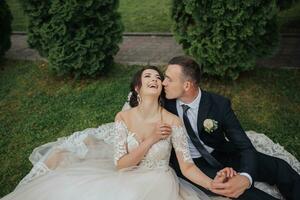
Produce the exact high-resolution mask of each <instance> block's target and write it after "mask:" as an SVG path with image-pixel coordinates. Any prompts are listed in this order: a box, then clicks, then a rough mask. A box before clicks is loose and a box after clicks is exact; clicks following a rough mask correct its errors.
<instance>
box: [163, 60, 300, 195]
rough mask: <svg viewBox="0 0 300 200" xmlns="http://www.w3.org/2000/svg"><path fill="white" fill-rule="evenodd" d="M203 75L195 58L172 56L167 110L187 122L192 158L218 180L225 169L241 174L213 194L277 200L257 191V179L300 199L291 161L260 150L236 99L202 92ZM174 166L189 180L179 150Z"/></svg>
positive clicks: (298, 178) (166, 81)
mask: <svg viewBox="0 0 300 200" xmlns="http://www.w3.org/2000/svg"><path fill="white" fill-rule="evenodd" d="M200 76H201V71H200V66H199V65H198V64H197V63H196V62H195V61H194V60H193V59H192V58H190V57H186V56H178V57H174V58H172V59H171V60H170V61H169V63H168V66H167V69H166V72H165V79H164V81H163V86H164V89H165V93H166V98H167V99H168V100H167V101H166V103H165V107H166V109H167V110H169V111H170V112H172V113H174V114H176V115H178V116H179V117H180V118H181V119H182V120H183V122H184V125H185V128H186V130H187V132H188V135H189V140H188V142H189V148H190V152H191V156H192V157H193V160H194V163H195V164H196V165H197V166H198V167H199V168H200V169H201V170H202V171H203V172H204V173H205V174H206V175H208V176H210V177H211V178H214V177H215V175H216V173H217V172H218V171H219V170H220V169H222V168H224V167H232V168H233V169H234V170H236V171H237V172H238V174H237V175H236V176H234V177H232V178H229V179H228V180H226V181H225V182H224V183H218V184H217V183H215V184H214V185H213V189H212V191H213V193H215V194H219V195H223V196H226V197H231V198H237V199H251V200H258V199H264V200H265V199H266V200H267V199H270V200H271V199H273V200H274V199H276V198H274V197H272V196H271V195H268V194H267V193H265V192H263V191H261V190H259V189H257V188H255V187H253V185H254V182H255V181H260V182H267V183H269V184H270V185H274V184H276V186H277V187H278V189H279V190H280V192H281V194H282V195H283V196H284V197H285V198H286V199H288V200H289V199H293V200H299V199H300V176H299V175H298V174H297V172H295V171H294V170H293V169H292V168H291V167H290V166H289V165H288V164H287V163H286V162H285V161H283V160H281V159H278V158H275V157H271V156H268V155H265V154H262V153H259V152H257V151H256V150H255V148H254V147H253V145H252V144H251V142H250V140H249V138H248V137H247V135H246V133H245V132H244V130H243V129H242V127H241V125H240V123H239V121H238V119H237V117H236V116H235V114H234V112H233V110H232V108H231V104H230V101H229V100H228V99H227V98H225V97H222V96H219V95H216V94H213V93H209V92H206V91H204V90H202V89H200V88H199V82H200ZM170 162H171V163H170V164H171V165H172V167H173V168H174V169H175V171H176V173H177V175H178V176H180V177H183V175H182V174H181V173H180V169H179V165H178V162H177V159H176V156H174V152H172V155H171V161H170ZM183 178H184V177H183ZM198 187H199V186H198ZM201 189H202V190H204V191H205V189H203V188H201ZM206 192H208V193H210V191H207V190H206Z"/></svg>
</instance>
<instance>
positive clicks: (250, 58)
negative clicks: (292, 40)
mask: <svg viewBox="0 0 300 200" xmlns="http://www.w3.org/2000/svg"><path fill="white" fill-rule="evenodd" d="M172 3H173V5H172V19H173V21H174V22H175V23H174V32H175V36H176V39H177V41H178V42H179V43H180V44H182V46H183V48H184V50H185V52H186V54H189V55H191V56H193V57H194V58H195V59H196V60H197V61H198V62H199V63H201V64H202V66H203V70H204V73H207V74H210V75H216V76H221V77H228V78H231V79H236V78H237V77H238V75H239V73H240V72H242V71H246V70H250V69H252V68H253V67H254V66H255V61H256V59H257V58H258V57H262V56H266V55H269V54H271V53H272V52H273V51H274V50H275V49H276V47H277V45H278V38H279V35H278V27H277V20H276V13H277V6H276V2H275V0H248V1H223V0H214V1H209V0H173V2H172Z"/></svg>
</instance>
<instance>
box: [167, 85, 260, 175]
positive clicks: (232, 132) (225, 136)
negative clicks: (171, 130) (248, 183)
mask: <svg viewBox="0 0 300 200" xmlns="http://www.w3.org/2000/svg"><path fill="white" fill-rule="evenodd" d="M201 92H202V94H201V100H200V104H199V112H198V121H197V127H198V133H199V137H200V139H201V140H202V141H203V142H204V143H205V144H206V145H207V146H210V147H212V148H214V149H215V151H217V152H225V153H227V154H229V155H230V154H231V153H232V154H239V155H240V170H239V171H240V172H246V173H248V174H249V175H250V176H251V177H252V178H253V179H254V177H255V171H256V158H255V152H256V150H255V149H254V147H253V145H252V144H251V142H250V140H249V138H248V137H247V135H246V133H245V132H244V130H243V129H242V127H241V125H240V123H239V121H238V119H237V117H236V116H235V114H234V112H233V110H232V108H231V103H230V100H229V99H227V98H225V97H222V96H220V95H216V94H213V93H209V92H206V91H203V90H202V91H201ZM165 108H166V109H167V110H168V111H170V112H172V113H174V114H176V115H178V113H177V108H176V100H175V99H174V100H166V102H165ZM205 119H213V120H216V121H217V122H218V128H217V129H216V130H215V131H214V132H212V133H207V132H206V131H205V130H204V127H203V121H204V120H205ZM171 159H174V158H171Z"/></svg>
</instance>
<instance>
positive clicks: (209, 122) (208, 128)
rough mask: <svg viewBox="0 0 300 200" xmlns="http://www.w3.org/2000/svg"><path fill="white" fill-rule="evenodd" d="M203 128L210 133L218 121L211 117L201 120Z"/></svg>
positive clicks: (216, 126) (215, 128) (215, 127)
mask: <svg viewBox="0 0 300 200" xmlns="http://www.w3.org/2000/svg"><path fill="white" fill-rule="evenodd" d="M203 126H204V130H205V131H206V132H208V133H212V132H213V131H214V130H217V128H218V122H217V121H215V120H213V119H206V120H204V122H203Z"/></svg>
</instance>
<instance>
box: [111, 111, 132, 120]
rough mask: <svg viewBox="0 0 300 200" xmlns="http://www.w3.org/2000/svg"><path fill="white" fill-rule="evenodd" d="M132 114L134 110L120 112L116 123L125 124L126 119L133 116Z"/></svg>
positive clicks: (116, 117)
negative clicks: (121, 122)
mask: <svg viewBox="0 0 300 200" xmlns="http://www.w3.org/2000/svg"><path fill="white" fill-rule="evenodd" d="M131 113H132V109H130V110H123V111H120V112H118V113H117V114H116V116H115V121H123V122H125V121H126V119H128V118H129V116H130V115H131Z"/></svg>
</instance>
